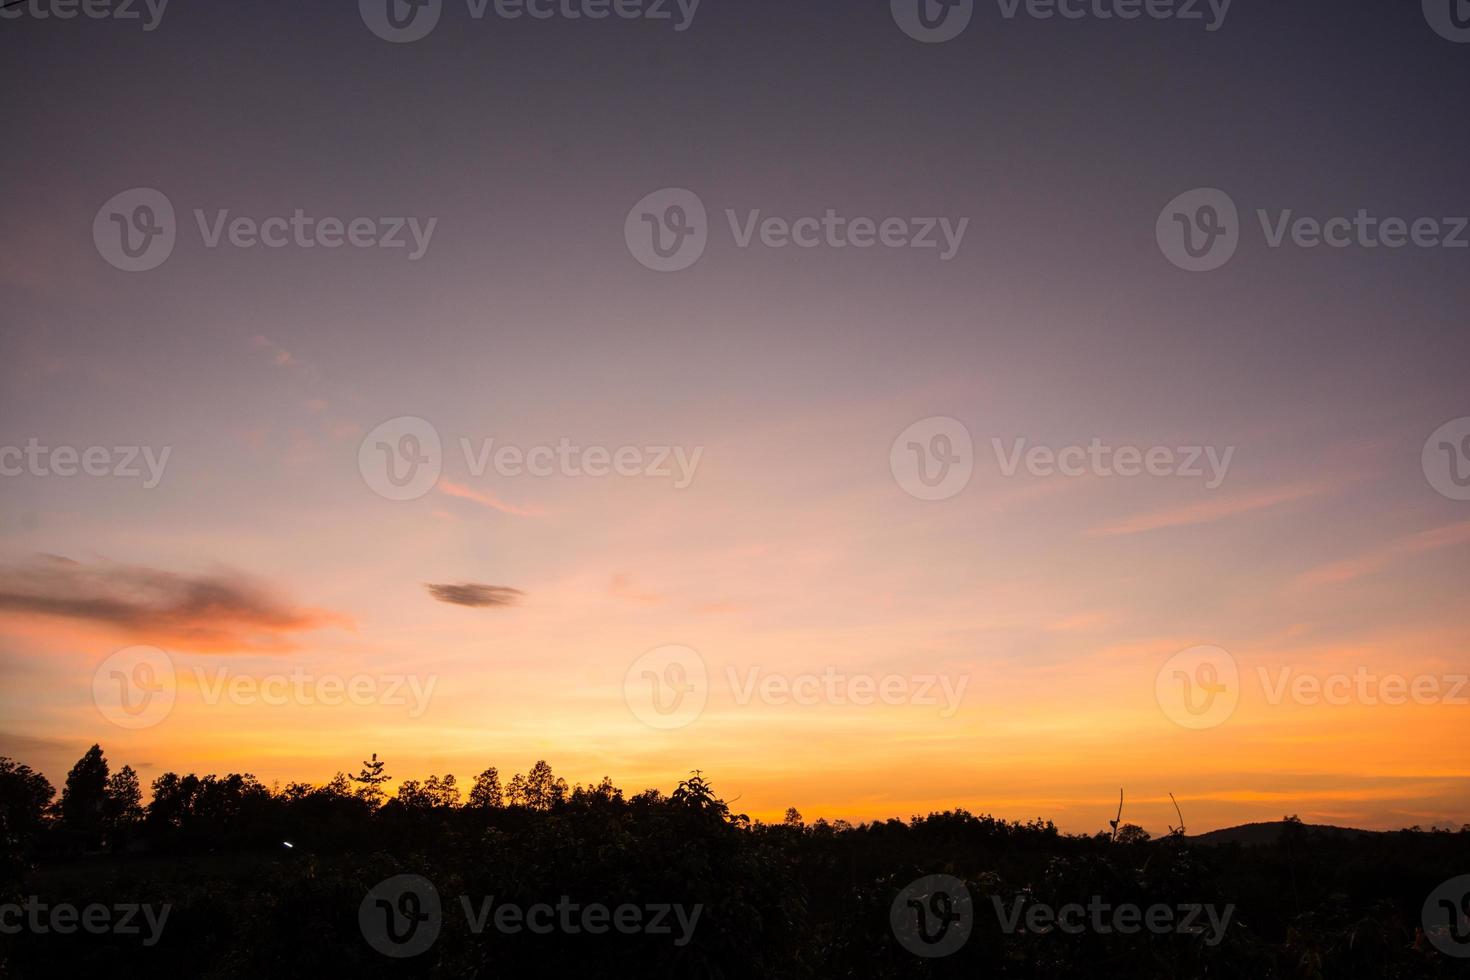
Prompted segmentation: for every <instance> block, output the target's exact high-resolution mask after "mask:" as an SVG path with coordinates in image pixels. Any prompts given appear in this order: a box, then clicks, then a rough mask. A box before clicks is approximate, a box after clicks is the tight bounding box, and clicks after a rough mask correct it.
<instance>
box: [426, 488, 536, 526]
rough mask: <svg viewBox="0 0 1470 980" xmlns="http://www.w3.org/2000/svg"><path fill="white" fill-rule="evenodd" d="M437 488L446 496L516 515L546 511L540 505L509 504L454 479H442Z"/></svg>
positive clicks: (528, 515) (521, 515)
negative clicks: (521, 505) (522, 505)
mask: <svg viewBox="0 0 1470 980" xmlns="http://www.w3.org/2000/svg"><path fill="white" fill-rule="evenodd" d="M435 489H437V490H438V491H439V492H440V493H442V494H444V495H445V496H448V497H458V498H460V499H461V500H468V501H471V502H473V503H476V504H479V505H480V506H481V507H488V508H490V509H491V510H498V511H500V512H501V513H502V514H513V515H515V516H516V517H540V516H541V515H542V514H543V513H545V512H544V511H542V510H541V508H539V507H517V506H516V505H515V504H508V503H506V502H505V501H503V500H498V499H496V498H495V497H492V496H491V495H490V494H488V493H481V492H480V491H478V490H472V489H471V488H469V487H467V486H465V485H464V484H462V483H455V482H453V481H452V480H445V479H441V480H440V481H439V484H438V486H437V487H436V488H435Z"/></svg>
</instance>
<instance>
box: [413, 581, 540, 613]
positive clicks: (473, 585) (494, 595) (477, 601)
mask: <svg viewBox="0 0 1470 980" xmlns="http://www.w3.org/2000/svg"><path fill="white" fill-rule="evenodd" d="M424 587H425V588H426V589H428V590H429V595H431V596H433V597H434V598H435V599H438V600H439V601H440V602H447V603H450V604H451V605H455V606H473V607H475V608H477V609H479V608H485V607H496V606H514V605H515V604H516V603H518V602H520V601H521V597H522V596H523V595H525V593H524V592H522V591H521V590H520V589H512V588H511V587H510V586H508V585H481V584H479V583H478V582H465V583H463V584H462V585H433V584H428V585H425V586H424Z"/></svg>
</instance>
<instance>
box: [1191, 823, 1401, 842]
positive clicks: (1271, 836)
mask: <svg viewBox="0 0 1470 980" xmlns="http://www.w3.org/2000/svg"><path fill="white" fill-rule="evenodd" d="M1290 826H1293V824H1291V823H1290V822H1288V821H1286V820H1271V821H1268V822H1266V823H1245V824H1241V825H1240V826H1239V827H1224V828H1222V829H1220V830H1212V831H1210V832H1209V833H1206V834H1191V835H1189V838H1188V839H1189V840H1191V841H1193V842H1194V843H1196V844H1244V845H1247V846H1258V845H1262V844H1275V843H1277V842H1278V841H1280V840H1281V835H1282V834H1283V833H1285V831H1286V828H1287V827H1290ZM1294 826H1296V827H1299V828H1300V829H1301V830H1304V831H1309V832H1311V833H1314V834H1321V835H1322V836H1324V837H1336V838H1341V839H1352V838H1359V837H1380V836H1382V835H1383V834H1384V833H1385V832H1384V831H1381V830H1358V829H1356V828H1354V827H1334V826H1332V825H1331V824H1323V823H1303V824H1295V825H1294Z"/></svg>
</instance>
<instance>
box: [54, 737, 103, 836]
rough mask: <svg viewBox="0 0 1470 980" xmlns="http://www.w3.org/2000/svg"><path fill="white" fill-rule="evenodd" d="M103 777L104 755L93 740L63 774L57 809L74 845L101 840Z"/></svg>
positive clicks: (100, 747) (62, 824)
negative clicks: (63, 782) (64, 776)
mask: <svg viewBox="0 0 1470 980" xmlns="http://www.w3.org/2000/svg"><path fill="white" fill-rule="evenodd" d="M107 779H108V772H107V757H106V756H104V755H103V754H102V746H100V745H96V744H94V745H93V746H92V747H91V748H90V749H88V750H87V751H86V754H84V755H83V756H82V757H81V758H80V759H78V760H77V762H76V765H74V766H72V767H71V771H70V772H68V773H67V774H66V784H65V785H64V786H63V787H62V790H61V802H60V803H59V804H58V805H57V810H58V814H59V816H60V819H61V826H62V827H63V828H65V830H66V832H67V834H68V836H70V837H71V839H72V840H73V842H74V843H75V844H76V845H77V846H80V847H83V848H94V847H97V846H99V845H100V844H101V843H102V838H103V834H104V833H105V831H106V827H107V817H108V810H109V807H108V798H107Z"/></svg>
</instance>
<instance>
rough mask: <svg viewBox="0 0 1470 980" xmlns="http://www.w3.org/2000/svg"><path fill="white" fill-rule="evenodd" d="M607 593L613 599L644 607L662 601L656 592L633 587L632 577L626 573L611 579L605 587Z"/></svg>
mask: <svg viewBox="0 0 1470 980" xmlns="http://www.w3.org/2000/svg"><path fill="white" fill-rule="evenodd" d="M607 593H608V595H610V596H612V597H613V598H615V599H623V600H626V601H628V602H637V603H642V604H644V605H654V604H657V603H660V602H663V601H664V597H663V596H661V595H659V594H658V593H657V592H653V591H649V590H645V589H639V588H636V587H635V586H634V585H633V576H631V575H629V574H628V573H626V572H618V573H617V574H615V575H614V576H613V577H612V581H610V582H609V583H608V586H607Z"/></svg>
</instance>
